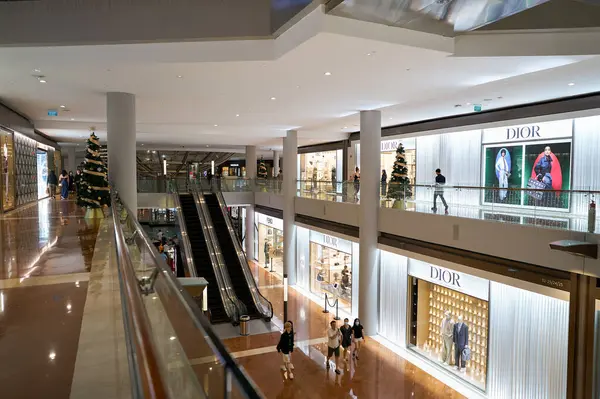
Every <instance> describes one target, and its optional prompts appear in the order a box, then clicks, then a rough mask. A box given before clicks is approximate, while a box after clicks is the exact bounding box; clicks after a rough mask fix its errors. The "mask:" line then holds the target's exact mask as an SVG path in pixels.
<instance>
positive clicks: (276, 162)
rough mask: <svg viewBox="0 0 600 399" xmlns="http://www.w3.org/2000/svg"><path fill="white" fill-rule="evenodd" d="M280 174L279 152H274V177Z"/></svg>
mask: <svg viewBox="0 0 600 399" xmlns="http://www.w3.org/2000/svg"><path fill="white" fill-rule="evenodd" d="M278 174H279V151H273V177H277V175H278Z"/></svg>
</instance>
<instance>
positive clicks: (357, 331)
mask: <svg viewBox="0 0 600 399" xmlns="http://www.w3.org/2000/svg"><path fill="white" fill-rule="evenodd" d="M363 330H364V328H363V326H362V324H360V320H359V319H358V318H356V319H354V325H353V326H352V335H353V337H354V342H355V343H356V347H355V348H354V353H352V356H353V357H356V358H357V359H358V354H359V352H360V347H361V346H362V343H363V342H364V341H365V335H364V333H363Z"/></svg>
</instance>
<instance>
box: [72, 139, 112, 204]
mask: <svg viewBox="0 0 600 399" xmlns="http://www.w3.org/2000/svg"><path fill="white" fill-rule="evenodd" d="M82 172H83V173H82V177H81V180H80V185H81V188H78V190H77V191H78V194H79V197H78V199H77V203H78V204H79V205H80V206H82V207H86V208H88V209H98V208H102V207H103V206H104V205H110V192H109V188H108V179H107V177H106V166H105V165H104V162H103V161H102V158H101V157H100V142H99V141H98V137H97V136H96V134H95V133H93V132H92V134H91V135H90V138H89V139H88V141H87V149H86V154H85V161H84V165H83V170H82Z"/></svg>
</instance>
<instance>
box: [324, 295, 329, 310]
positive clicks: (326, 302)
mask: <svg viewBox="0 0 600 399" xmlns="http://www.w3.org/2000/svg"><path fill="white" fill-rule="evenodd" d="M327 303H328V301H327V294H325V308H324V309H323V313H329V310H327Z"/></svg>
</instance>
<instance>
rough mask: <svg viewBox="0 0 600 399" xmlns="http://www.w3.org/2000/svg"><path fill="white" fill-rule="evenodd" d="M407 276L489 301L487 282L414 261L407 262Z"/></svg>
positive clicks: (488, 283)
mask: <svg viewBox="0 0 600 399" xmlns="http://www.w3.org/2000/svg"><path fill="white" fill-rule="evenodd" d="M408 274H410V275H411V276H413V277H416V278H420V279H422V280H427V281H429V282H431V283H434V284H438V285H441V286H444V287H446V288H450V289H452V290H455V291H458V292H462V293H463V294H467V295H471V296H474V297H475V298H479V299H483V300H484V301H488V300H489V296H490V282H489V280H486V279H483V278H480V277H475V276H472V275H470V274H466V273H461V272H458V271H456V270H450V269H446V268H444V267H441V266H436V265H432V264H430V263H426V262H422V261H419V260H416V259H410V260H409V262H408Z"/></svg>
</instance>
